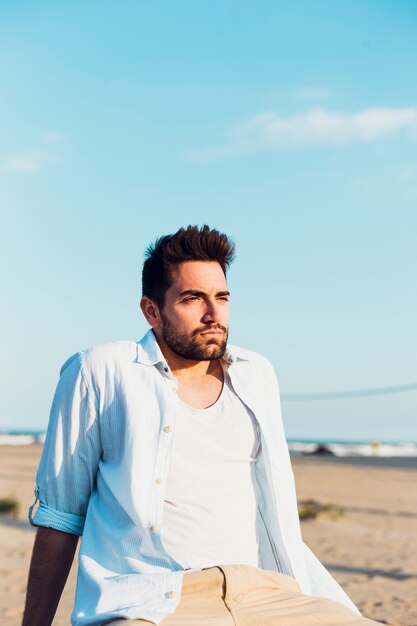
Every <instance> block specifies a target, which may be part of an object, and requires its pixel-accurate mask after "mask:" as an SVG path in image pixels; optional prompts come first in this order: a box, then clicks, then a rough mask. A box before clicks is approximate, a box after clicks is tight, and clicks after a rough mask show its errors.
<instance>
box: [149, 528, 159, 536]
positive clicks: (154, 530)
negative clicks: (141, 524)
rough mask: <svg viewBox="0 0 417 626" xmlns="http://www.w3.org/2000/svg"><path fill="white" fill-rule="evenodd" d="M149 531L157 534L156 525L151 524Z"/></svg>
mask: <svg viewBox="0 0 417 626" xmlns="http://www.w3.org/2000/svg"><path fill="white" fill-rule="evenodd" d="M151 533H152V534H153V535H157V534H158V526H151Z"/></svg>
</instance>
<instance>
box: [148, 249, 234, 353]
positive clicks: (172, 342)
mask: <svg viewBox="0 0 417 626" xmlns="http://www.w3.org/2000/svg"><path fill="white" fill-rule="evenodd" d="M172 276H173V282H172V285H171V286H170V288H169V289H168V290H167V292H166V294H165V304H164V307H163V309H162V311H160V313H161V327H160V329H159V331H160V333H161V335H162V338H163V340H164V341H165V343H166V344H167V346H168V347H169V348H170V349H171V350H172V351H173V352H175V353H176V354H177V355H179V356H181V357H182V358H185V359H190V360H193V361H214V360H215V359H219V358H220V357H222V356H223V354H224V352H225V350H226V343H227V334H228V330H227V328H228V320H229V292H228V290H227V284H226V278H225V275H224V274H223V270H222V268H221V267H220V265H219V264H218V263H217V262H216V261H185V262H184V263H180V264H179V265H178V266H176V267H174V268H173V275H172Z"/></svg>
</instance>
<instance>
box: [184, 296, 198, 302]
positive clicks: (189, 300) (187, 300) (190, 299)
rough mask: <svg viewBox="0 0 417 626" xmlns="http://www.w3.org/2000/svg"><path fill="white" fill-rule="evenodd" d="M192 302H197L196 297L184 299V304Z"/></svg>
mask: <svg viewBox="0 0 417 626" xmlns="http://www.w3.org/2000/svg"><path fill="white" fill-rule="evenodd" d="M192 300H198V298H197V296H189V297H188V298H185V299H184V302H192Z"/></svg>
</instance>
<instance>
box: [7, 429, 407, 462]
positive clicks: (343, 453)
mask: <svg viewBox="0 0 417 626" xmlns="http://www.w3.org/2000/svg"><path fill="white" fill-rule="evenodd" d="M45 435H46V431H44V430H27V431H25V430H3V431H0V445H3V446H4V445H11V446H27V445H33V444H43V442H44V441H45ZM287 441H288V447H289V449H290V453H291V454H292V455H294V456H301V455H310V454H317V455H326V456H335V457H380V458H389V457H417V442H415V441H408V442H407V441H403V442H398V441H370V440H339V439H337V438H334V439H331V438H330V439H323V438H317V439H311V438H306V439H303V438H293V437H288V439H287Z"/></svg>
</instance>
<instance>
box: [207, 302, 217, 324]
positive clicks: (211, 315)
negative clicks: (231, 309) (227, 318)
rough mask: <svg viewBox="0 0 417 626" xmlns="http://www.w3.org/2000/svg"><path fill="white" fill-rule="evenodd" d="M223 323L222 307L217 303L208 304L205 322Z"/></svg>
mask: <svg viewBox="0 0 417 626" xmlns="http://www.w3.org/2000/svg"><path fill="white" fill-rule="evenodd" d="M220 321H221V309H220V305H219V304H218V303H217V302H216V301H213V302H210V301H209V302H207V304H206V311H205V313H204V315H203V322H205V323H207V322H220Z"/></svg>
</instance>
